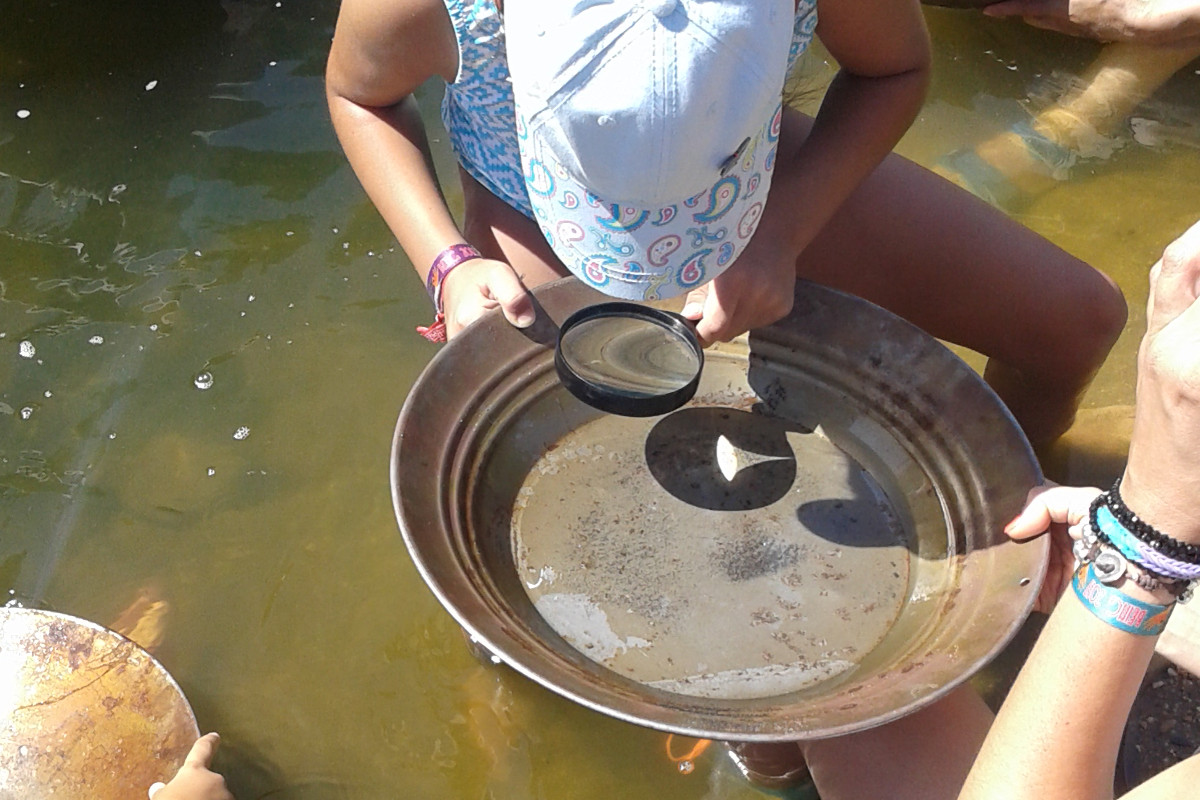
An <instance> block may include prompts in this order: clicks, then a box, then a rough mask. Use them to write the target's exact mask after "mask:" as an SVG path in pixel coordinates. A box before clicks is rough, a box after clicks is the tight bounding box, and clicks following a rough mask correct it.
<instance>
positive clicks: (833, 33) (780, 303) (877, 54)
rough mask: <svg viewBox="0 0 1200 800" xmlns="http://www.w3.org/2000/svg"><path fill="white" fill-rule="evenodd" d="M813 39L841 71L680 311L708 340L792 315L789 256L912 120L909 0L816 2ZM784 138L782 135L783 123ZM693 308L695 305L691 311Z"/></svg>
mask: <svg viewBox="0 0 1200 800" xmlns="http://www.w3.org/2000/svg"><path fill="white" fill-rule="evenodd" d="M817 10H818V14H819V23H818V25H817V34H818V35H819V36H820V37H821V41H822V42H823V43H824V44H825V46H826V48H827V49H828V50H829V53H830V55H832V56H833V57H834V58H835V59H836V60H837V62H838V64H839V65H840V67H841V70H840V71H839V73H838V75H837V77H835V78H834V80H833V83H832V84H831V85H830V87H829V90H828V91H827V93H826V95H825V99H824V101H823V102H822V103H821V109H820V111H819V112H818V114H817V117H816V120H815V122H814V124H813V127H812V132H811V133H810V134H809V135H808V137H807V139H805V141H804V143H803V144H802V145H801V146H800V147H799V148H796V149H794V150H791V151H788V152H787V153H785V151H786V147H785V145H786V142H784V141H782V140H781V148H780V154H781V155H780V159H781V160H780V162H779V163H778V164H777V165H776V168H775V174H774V177H773V178H772V182H771V190H770V195H769V198H768V201H767V206H766V209H765V210H764V212H763V218H762V221H761V223H760V224H759V228H758V231H757V232H756V233H755V235H754V238H753V239H752V240H751V242H750V244H749V245H747V247H746V249H745V251H744V252H743V254H742V255H741V256H740V257H739V258H738V260H737V262H735V263H734V265H733V266H731V267H730V268H729V269H728V270H726V272H724V273H723V274H722V275H720V276H718V277H717V278H716V279H715V280H714V281H713V282H712V284H711V285H710V287H706V288H707V291H701V292H697V293H693V294H692V295H691V296H689V298H688V303H689V305H692V308H691V309H689V310H687V311H685V314H687V315H689V316H692V317H699V316H700V313H699V312H700V310H701V308H702V309H703V316H702V317H701V318H700V322H699V324H698V326H697V330H698V332H699V334H700V335H701V337H702V338H703V339H705V340H706V341H713V340H721V339H728V338H731V337H733V336H735V335H737V334H738V333H741V332H742V331H745V330H748V329H749V328H752V327H757V326H759V325H765V324H769V323H771V322H774V321H775V320H776V319H779V318H780V317H782V316H784V315H785V314H787V312H788V311H790V310H791V299H792V294H793V291H792V283H793V281H794V280H795V277H796V260H797V258H798V257H799V255H800V253H801V252H802V251H803V250H804V248H805V247H806V246H807V245H808V243H809V242H811V241H812V240H813V238H814V237H815V236H816V235H817V232H818V231H819V230H820V229H821V228H822V227H823V226H824V225H825V223H826V222H828V221H829V219H830V218H831V217H832V216H833V214H834V212H835V211H836V210H837V208H838V207H839V206H840V205H841V204H842V202H843V201H844V200H845V199H846V198H847V197H849V196H850V194H851V193H852V192H853V191H854V190H855V189H856V188H857V187H858V185H859V184H860V183H861V182H862V181H863V179H864V178H866V176H867V175H868V174H870V172H871V171H872V170H873V169H875V167H876V166H877V165H878V164H879V162H880V161H882V160H883V158H884V156H886V155H887V154H888V153H889V152H891V150H892V148H893V147H894V146H895V145H896V143H897V142H898V141H899V140H900V137H901V136H903V135H904V132H905V131H906V130H908V126H909V125H910V124H911V123H912V121H913V119H914V118H915V117H916V114H917V112H918V111H919V110H920V108H921V104H922V102H924V99H925V90H926V87H927V85H928V82H929V72H930V51H929V35H928V32H927V31H926V29H925V21H924V18H923V17H922V16H921V9H920V5H919V3H918V2H917V1H916V0H820V3H819V5H818V9H817ZM784 136H785V137H786V136H787V128H786V126H785V129H784ZM693 304H699V305H693Z"/></svg>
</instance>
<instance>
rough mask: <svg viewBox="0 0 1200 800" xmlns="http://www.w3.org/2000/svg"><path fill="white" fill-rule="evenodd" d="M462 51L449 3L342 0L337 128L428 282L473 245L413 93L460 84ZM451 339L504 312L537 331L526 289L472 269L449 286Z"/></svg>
mask: <svg viewBox="0 0 1200 800" xmlns="http://www.w3.org/2000/svg"><path fill="white" fill-rule="evenodd" d="M457 71H458V44H457V41H456V39H455V35H454V29H453V27H452V25H451V22H450V17H449V14H448V13H447V11H446V7H445V5H444V3H443V2H442V0H344V2H343V3H342V5H341V10H340V12H339V14H338V22H337V28H336V30H335V31H334V36H333V45H332V47H331V49H330V53H329V63H328V65H327V68H326V73H325V92H326V96H327V98H328V101H329V112H330V117H331V118H332V120H333V127H334V130H335V131H336V132H337V135H338V139H339V140H340V141H341V143H342V148H343V149H344V150H345V152H346V157H347V158H348V159H349V161H350V165H351V167H353V169H354V172H355V174H356V175H357V176H358V179H359V181H360V182H361V183H362V185H363V188H364V189H365V190H366V192H367V195H368V196H369V197H370V198H371V201H372V202H373V203H374V204H375V207H376V208H377V209H378V210H379V213H380V214H381V215H382V216H383V218H384V221H385V222H386V223H387V225H388V227H389V228H391V230H392V232H393V233H394V234H395V235H396V238H397V239H398V240H399V242H400V246H401V247H403V248H404V252H405V253H406V254H407V255H408V257H409V259H410V260H411V261H412V263H413V266H414V267H415V268H416V270H417V274H418V275H419V276H420V278H421V280H422V282H424V281H425V279H426V277H427V276H428V273H429V269H430V267H431V266H432V264H433V261H434V259H435V258H436V257H437V256H438V254H439V253H441V252H442V251H444V250H445V249H446V248H448V247H450V246H451V245H454V244H462V243H467V242H466V239H465V237H464V236H463V234H462V232H461V230H460V229H459V227H458V225H457V224H456V222H455V221H454V218H453V217H452V216H451V214H450V210H449V209H448V208H447V206H446V202H445V200H444V198H443V197H442V193H441V189H440V188H439V186H438V184H437V180H436V178H435V176H434V170H433V165H432V160H431V157H430V154H429V144H428V141H427V139H426V136H425V128H424V125H423V123H422V122H421V117H420V114H419V111H418V109H417V105H416V100H415V99H414V98H413V96H412V93H413V91H415V90H416V88H417V87H418V86H420V85H421V84H422V83H424V82H425V81H426V80H428V79H429V78H431V77H433V76H435V75H436V76H440V77H442V78H443V79H444V80H447V81H452V80H453V79H454V77H455V75H456V73H457ZM442 294H443V299H444V300H445V305H446V310H447V315H446V316H447V328H448V331H449V333H450V335H454V334H455V333H457V331H458V330H459V329H461V328H462V327H463V326H465V325H466V324H468V323H469V322H471V321H472V320H474V319H475V318H476V317H478V316H479V315H480V314H482V313H483V312H484V311H485V310H487V309H488V308H492V307H495V306H497V305H499V306H501V307H502V308H503V309H504V313H505V315H506V316H507V317H508V318H509V320H510V321H512V322H513V323H514V324H526V325H527V324H530V323H531V322H532V321H533V319H532V308H531V306H530V305H529V300H528V297H527V295H526V292H525V289H524V287H523V286H522V285H521V282H520V280H519V279H518V278H517V276H516V274H515V273H514V272H513V271H512V269H511V268H510V267H509V266H508V265H507V264H504V263H502V262H499V261H493V260H491V259H476V260H474V261H469V262H465V263H464V264H463V265H462V266H460V267H458V268H457V269H455V270H454V271H453V272H451V273H450V275H449V277H448V278H447V280H446V283H445V284H444V285H443V291H442Z"/></svg>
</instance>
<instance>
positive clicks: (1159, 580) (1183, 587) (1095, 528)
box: [1083, 492, 1191, 598]
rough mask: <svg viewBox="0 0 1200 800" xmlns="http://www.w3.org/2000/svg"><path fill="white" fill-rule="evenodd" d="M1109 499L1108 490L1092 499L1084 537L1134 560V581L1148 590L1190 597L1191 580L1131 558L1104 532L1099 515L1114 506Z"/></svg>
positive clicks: (1178, 596) (1127, 558) (1179, 596)
mask: <svg viewBox="0 0 1200 800" xmlns="http://www.w3.org/2000/svg"><path fill="white" fill-rule="evenodd" d="M1108 501H1109V495H1108V492H1101V493H1100V494H1098V495H1096V498H1095V499H1094V500H1092V504H1091V505H1090V506H1088V527H1087V530H1086V531H1085V532H1084V534H1083V538H1084V539H1085V540H1086V539H1087V537H1088V536H1091V537H1093V541H1095V542H1099V543H1100V544H1103V545H1105V546H1106V547H1108V548H1109V549H1111V550H1114V551H1116V552H1118V553H1121V555H1122V557H1124V558H1125V559H1126V560H1127V561H1132V563H1133V564H1135V565H1136V566H1137V574H1136V575H1135V576H1134V578H1133V581H1134V583H1136V584H1137V585H1138V586H1141V587H1142V588H1143V589H1145V590H1146V591H1148V592H1154V591H1157V590H1158V589H1166V590H1167V591H1168V592H1170V593H1171V594H1172V595H1174V596H1175V597H1177V598H1182V597H1183V596H1184V595H1187V596H1188V597H1189V598H1190V594H1189V591H1190V588H1191V583H1190V582H1189V581H1186V580H1181V579H1178V578H1169V577H1167V576H1166V575H1163V574H1162V573H1161V572H1158V571H1157V570H1154V569H1152V568H1150V567H1149V566H1147V565H1146V564H1144V563H1142V562H1141V561H1140V560H1138V559H1135V558H1131V557H1130V556H1129V555H1128V554H1127V553H1122V552H1121V549H1120V548H1119V547H1117V546H1116V544H1115V543H1114V542H1113V540H1112V538H1111V537H1110V536H1109V535H1108V534H1107V533H1105V532H1104V528H1103V526H1101V525H1100V522H1099V520H1098V519H1097V517H1098V515H1099V513H1100V509H1101V508H1103V507H1105V506H1108V508H1109V510H1110V511H1111V510H1112V507H1111V506H1109V502H1108ZM1113 516H1114V517H1115V516H1116V515H1115V514H1114V515H1113ZM1118 522H1119V520H1118ZM1085 544H1086V541H1085Z"/></svg>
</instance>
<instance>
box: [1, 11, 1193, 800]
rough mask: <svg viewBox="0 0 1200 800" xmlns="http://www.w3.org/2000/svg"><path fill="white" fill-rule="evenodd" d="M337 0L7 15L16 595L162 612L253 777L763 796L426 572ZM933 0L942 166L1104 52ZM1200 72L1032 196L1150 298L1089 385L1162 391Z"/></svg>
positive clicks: (7, 293)
mask: <svg viewBox="0 0 1200 800" xmlns="http://www.w3.org/2000/svg"><path fill="white" fill-rule="evenodd" d="M334 14H335V9H334V7H333V6H331V5H330V4H326V3H317V2H292V1H291V0H285V2H281V3H270V2H264V3H248V2H236V1H235V0H228V1H227V2H222V3H219V4H218V3H216V2H198V1H197V0H189V1H188V2H180V3H158V4H153V3H132V2H123V1H118V2H104V3H95V4H88V3H83V2H64V3H60V4H57V5H50V4H46V3H40V2H30V1H28V0H21V1H20V2H18V3H16V5H15V8H11V7H10V8H9V9H8V10H6V11H5V14H4V16H5V25H4V28H3V30H2V31H0V530H2V531H3V538H2V540H0V587H2V588H3V590H4V591H6V592H7V593H8V594H9V596H11V597H14V598H16V599H17V600H19V601H20V602H24V603H26V604H31V605H40V606H45V607H49V608H53V609H55V610H59V611H64V612H68V613H72V614H77V615H80V616H83V617H87V618H90V619H94V620H97V621H99V622H107V623H110V624H114V623H115V621H117V620H119V619H121V618H122V612H123V611H125V610H126V609H127V608H128V607H130V606H131V605H136V604H137V603H138V602H141V603H142V606H146V605H147V604H149V606H150V607H153V608H155V609H157V612H156V615H155V616H154V618H153V619H152V620H151V622H153V625H154V627H155V628H156V632H157V634H158V635H159V638H160V639H161V642H160V643H159V644H158V645H157V647H156V653H157V655H158V656H159V658H160V659H162V660H163V662H164V663H165V664H166V665H167V667H168V668H169V669H170V670H171V671H172V672H173V674H174V675H175V676H176V677H177V678H178V679H179V680H180V682H181V683H182V685H183V687H184V689H185V690H186V692H187V694H188V696H189V698H190V699H191V701H192V702H193V704H194V705H195V707H196V711H197V714H198V716H199V718H200V721H201V726H202V727H203V728H205V729H210V728H215V729H219V730H220V731H221V732H222V733H223V734H224V736H225V745H224V747H223V749H222V754H221V756H220V760H219V765H220V766H221V768H222V769H223V770H224V771H225V772H226V773H227V774H228V776H229V779H230V784H231V786H232V787H233V788H234V790H235V791H236V792H237V793H238V796H239V797H241V798H253V797H261V796H266V795H268V794H269V796H271V797H296V798H298V797H306V798H330V797H347V798H374V797H395V796H412V797H430V798H435V797H445V798H459V797H478V796H484V795H486V794H487V793H488V792H490V793H491V794H492V796H495V797H504V798H524V797H546V798H556V797H568V796H570V797H597V798H600V797H605V798H607V797H613V796H625V795H627V794H628V793H629V791H630V787H631V786H634V785H636V786H638V787H639V791H641V792H645V793H653V794H655V795H658V796H662V797H680V798H693V797H694V798H699V797H751V796H755V793H754V792H752V791H751V790H749V789H747V788H745V787H744V786H743V785H742V784H741V783H740V782H739V781H738V780H736V779H735V778H734V776H733V775H731V774H730V773H729V770H728V768H727V765H725V764H724V763H723V762H719V761H718V760H717V759H715V758H714V757H713V755H712V753H713V752H714V751H709V754H708V755H705V756H703V757H702V758H701V759H700V761H699V762H698V764H697V767H696V769H695V771H694V772H692V773H691V774H689V775H686V776H683V775H680V774H679V772H678V771H677V770H675V769H674V767H673V766H672V765H671V764H670V762H669V761H668V760H667V759H666V758H665V754H664V750H663V739H664V737H663V736H662V735H661V734H657V733H654V732H650V731H646V730H642V729H638V728H634V727H630V726H627V725H624V724H622V723H618V722H615V721H611V720H608V719H606V718H603V717H600V716H598V715H595V714H593V713H590V712H587V711H584V710H583V709H581V708H578V707H576V706H575V705H573V704H571V703H568V702H566V701H563V700H559V699H558V698H556V697H553V696H551V695H550V694H548V693H547V692H545V691H543V690H542V689H540V688H538V687H536V686H534V685H533V684H532V683H530V682H529V681H527V680H524V679H522V678H519V677H516V676H515V675H513V674H511V673H509V672H507V671H506V670H504V669H488V668H484V667H482V666H479V665H477V663H476V662H475V661H474V660H473V659H472V658H471V657H470V656H469V655H468V654H467V651H466V649H465V648H464V646H463V643H462V641H461V639H460V637H459V635H458V632H457V630H456V627H455V624H454V623H453V622H452V621H451V619H450V617H449V616H448V615H447V614H446V613H444V612H443V611H442V610H441V608H440V607H439V606H438V605H437V604H436V602H435V601H434V600H433V598H432V596H431V595H430V594H429V592H428V591H427V590H426V589H425V588H424V585H423V584H422V583H421V582H420V580H419V578H418V577H417V575H416V572H415V571H414V570H413V569H412V567H411V565H410V564H409V562H408V560H407V558H406V556H405V554H404V551H403V546H402V543H401V540H400V537H399V536H398V535H397V531H396V524H395V521H394V519H393V516H392V509H391V503H390V497H389V493H388V484H387V456H388V448H389V446H390V434H391V431H392V428H393V425H394V422H395V417H396V413H397V412H398V410H399V408H400V404H401V403H402V401H403V399H404V395H405V393H406V392H407V390H408V387H409V386H410V385H411V384H412V382H413V380H414V379H415V377H416V375H417V374H418V372H419V371H420V370H421V368H422V366H423V365H424V363H425V362H426V361H427V360H428V359H429V357H430V356H431V355H432V354H433V352H434V350H433V348H432V347H431V346H429V345H426V344H425V343H424V341H423V340H421V339H419V338H418V337H417V336H416V335H415V334H414V333H413V332H412V328H413V326H414V325H417V324H420V323H423V322H425V321H427V319H426V318H427V316H428V308H427V300H426V299H425V297H424V293H423V292H422V291H421V290H420V287H419V286H418V284H417V281H416V279H415V278H414V277H413V276H412V275H411V274H410V273H409V271H408V267H407V265H406V264H405V263H404V262H403V258H402V256H401V255H400V254H399V253H398V251H397V249H396V248H395V247H394V244H393V242H392V239H391V237H390V235H389V234H388V232H387V231H386V230H385V229H384V227H383V226H382V224H381V223H380V222H379V220H378V217H377V216H376V214H375V212H374V211H373V209H372V208H371V206H370V205H369V204H368V203H367V202H366V200H365V198H364V197H363V195H362V193H361V191H360V190H359V188H358V185H357V183H356V182H355V180H354V178H353V176H352V174H351V173H350V171H349V169H348V168H347V167H346V165H345V162H344V159H343V157H342V155H341V153H340V151H339V150H338V148H337V145H336V142H335V140H334V138H333V135H332V133H331V131H330V128H329V125H328V122H327V118H326V112H325V105H324V97H323V91H322V85H321V73H322V70H323V66H324V58H325V54H326V50H327V47H328V42H329V38H330V36H331V34H332V25H333V16H334ZM930 20H931V22H932V24H933V25H932V27H933V30H934V35H935V37H936V38H937V40H938V60H937V78H936V80H935V86H934V93H933V97H932V98H931V101H930V103H929V105H928V107H927V109H926V112H925V113H924V115H923V117H922V119H921V120H920V121H919V122H918V124H917V126H916V128H915V129H914V131H913V133H912V134H910V136H909V137H908V138H907V139H906V140H905V142H904V144H903V146H902V149H903V150H904V152H906V153H907V154H909V155H911V156H912V157H914V158H916V159H918V160H920V161H922V162H924V163H931V162H932V161H934V160H936V159H937V158H938V157H940V156H941V155H942V154H944V153H946V152H948V151H950V150H952V149H954V148H956V147H958V146H960V145H961V144H963V143H964V142H968V141H974V140H977V139H979V138H982V137H983V136H986V135H987V134H988V133H990V132H992V131H994V130H996V129H997V127H998V125H999V124H1000V123H999V122H997V121H995V120H996V119H999V118H1004V117H1005V115H1011V114H1015V113H1019V112H1020V108H1021V104H1022V103H1028V102H1031V101H1028V100H1026V98H1027V97H1028V95H1029V92H1030V89H1031V87H1035V91H1034V95H1035V99H1036V93H1037V91H1047V90H1046V89H1038V88H1036V87H1039V86H1041V87H1044V86H1046V85H1047V83H1046V82H1047V81H1051V82H1052V81H1053V80H1057V79H1058V78H1056V77H1055V76H1058V75H1063V74H1071V73H1072V72H1078V71H1079V70H1080V69H1081V68H1082V66H1083V65H1084V64H1086V63H1087V61H1088V60H1089V59H1090V58H1091V57H1092V55H1094V53H1095V47H1094V46H1093V45H1090V44H1087V43H1083V42H1073V41H1065V40H1063V39H1060V38H1058V37H1054V36H1051V35H1049V34H1044V33H1041V32H1038V31H1033V30H1028V29H1024V28H1022V27H1021V26H1020V25H1017V24H1009V23H997V22H994V21H988V20H983V19H981V18H978V17H976V16H972V15H970V14H960V13H956V12H949V11H933V12H931V14H930ZM1195 68H1196V67H1195V65H1193V66H1192V67H1191V68H1189V69H1188V70H1185V71H1184V72H1183V73H1181V74H1180V75H1178V76H1177V77H1176V78H1175V79H1174V80H1173V81H1171V82H1170V83H1169V84H1168V85H1167V86H1166V87H1165V88H1164V90H1163V91H1161V92H1160V93H1159V95H1158V97H1157V98H1156V99H1155V101H1154V102H1153V103H1152V104H1149V105H1148V106H1147V107H1146V108H1145V109H1144V113H1142V114H1141V116H1142V117H1143V118H1145V119H1147V120H1149V121H1150V123H1151V126H1150V130H1151V132H1152V133H1154V134H1156V136H1146V135H1143V136H1142V137H1141V139H1142V140H1144V141H1143V142H1139V141H1138V140H1137V139H1135V138H1134V137H1133V135H1132V133H1126V134H1122V135H1119V136H1118V140H1119V141H1118V142H1117V144H1118V145H1119V146H1117V147H1116V148H1115V149H1114V151H1113V153H1112V155H1111V156H1110V157H1108V158H1105V159H1097V160H1095V161H1092V162H1088V163H1087V164H1085V166H1084V168H1083V169H1081V170H1078V173H1079V174H1077V175H1075V176H1073V178H1072V180H1071V181H1070V182H1068V183H1064V184H1063V185H1061V186H1059V187H1057V188H1056V189H1055V190H1054V191H1052V192H1051V193H1049V194H1048V195H1046V196H1044V197H1043V198H1041V199H1039V200H1037V201H1036V202H1034V203H1032V204H1031V205H1029V206H1028V207H1026V208H1025V209H1024V210H1023V211H1022V212H1021V217H1022V219H1023V220H1024V221H1025V222H1026V223H1027V224H1029V225H1031V226H1032V227H1034V228H1036V229H1037V230H1039V231H1041V232H1043V233H1045V234H1046V235H1047V236H1049V237H1051V238H1052V239H1054V240H1055V241H1056V242H1058V243H1059V244H1061V245H1063V246H1064V247H1066V248H1068V249H1069V250H1071V251H1072V252H1074V253H1077V254H1078V255H1080V256H1082V257H1084V258H1085V259H1088V260H1090V261H1092V262H1093V263H1096V264H1097V265H1099V266H1101V267H1102V268H1104V269H1106V270H1107V271H1109V272H1110V273H1111V274H1113V275H1114V276H1115V277H1116V278H1117V280H1118V281H1119V282H1120V283H1121V284H1122V285H1123V287H1124V288H1125V290H1126V292H1127V294H1128V295H1129V298H1130V303H1131V308H1132V311H1133V313H1132V315H1131V322H1130V329H1129V330H1128V331H1127V333H1126V336H1125V337H1124V338H1123V339H1122V342H1121V344H1120V345H1119V347H1118V350H1117V352H1116V353H1115V355H1114V358H1113V359H1112V361H1111V362H1110V364H1109V365H1107V366H1106V367H1105V369H1104V371H1103V372H1102V373H1101V375H1100V378H1099V380H1098V382H1097V384H1096V386H1095V387H1094V389H1093V390H1092V392H1091V394H1090V395H1089V397H1088V404H1089V405H1091V406H1096V407H1106V406H1112V405H1122V404H1128V403H1129V402H1131V400H1132V386H1131V363H1132V358H1133V353H1134V348H1135V345H1136V341H1137V337H1138V335H1139V333H1140V324H1141V310H1140V307H1141V305H1142V303H1143V301H1144V297H1145V272H1146V268H1147V267H1148V265H1149V264H1150V263H1151V262H1152V261H1153V260H1154V259H1155V257H1156V256H1157V254H1158V252H1159V251H1160V250H1161V248H1162V245H1163V244H1165V243H1166V242H1167V241H1168V240H1169V239H1170V238H1172V237H1173V236H1174V235H1176V234H1177V233H1178V232H1179V231H1181V230H1183V229H1184V228H1185V227H1186V226H1187V224H1188V223H1189V222H1190V221H1192V220H1193V219H1195V218H1196V217H1197V216H1200V203H1198V202H1197V190H1196V188H1195V187H1196V186H1198V185H1200V166H1198V162H1200V159H1197V141H1198V137H1197V135H1196V120H1197V114H1198V113H1200V112H1198V109H1197V105H1196V100H1195V98H1196V97H1200V75H1196V74H1195V72H1194V69H1195ZM814 72H815V73H816V74H820V73H821V72H822V70H821V69H820V65H819V64H815V65H814ZM435 95H436V92H435V91H431V92H429V93H427V95H426V97H425V107H426V112H427V115H428V116H429V118H431V119H432V118H435V112H434V109H435V101H436V97H435ZM1155 125H1157V126H1158V127H1155ZM434 136H435V138H440V137H438V134H436V133H435V134H434ZM1146 142H1148V143H1146ZM438 146H439V147H440V148H441V149H440V150H439V152H438V160H439V166H440V167H441V168H443V169H444V170H447V171H448V170H449V169H450V165H451V161H450V159H449V157H448V156H447V154H446V152H445V148H444V145H443V144H441V143H439V145H438ZM447 174H449V172H447ZM147 598H150V599H149V600H148V599H147ZM156 604H157V605H156ZM164 609H165V610H164ZM677 749H678V746H677Z"/></svg>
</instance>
